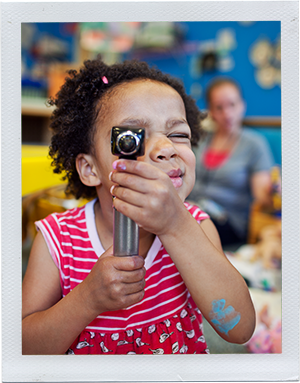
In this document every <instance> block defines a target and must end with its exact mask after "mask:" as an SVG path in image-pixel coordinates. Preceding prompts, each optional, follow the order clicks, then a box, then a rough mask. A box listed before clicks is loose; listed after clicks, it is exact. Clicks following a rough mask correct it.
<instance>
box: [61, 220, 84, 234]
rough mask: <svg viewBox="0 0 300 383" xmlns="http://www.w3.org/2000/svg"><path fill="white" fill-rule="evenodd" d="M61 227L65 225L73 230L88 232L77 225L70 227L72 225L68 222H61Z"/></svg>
mask: <svg viewBox="0 0 300 383" xmlns="http://www.w3.org/2000/svg"><path fill="white" fill-rule="evenodd" d="M61 225H65V226H67V227H69V228H71V229H77V230H80V231H84V232H87V231H88V230H87V229H82V228H81V227H78V226H76V225H70V224H68V223H66V222H61Z"/></svg>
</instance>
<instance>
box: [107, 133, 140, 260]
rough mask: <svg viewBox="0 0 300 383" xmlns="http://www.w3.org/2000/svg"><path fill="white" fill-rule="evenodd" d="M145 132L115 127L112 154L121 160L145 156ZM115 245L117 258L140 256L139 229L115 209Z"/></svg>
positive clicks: (114, 251)
mask: <svg viewBox="0 0 300 383" xmlns="http://www.w3.org/2000/svg"><path fill="white" fill-rule="evenodd" d="M144 138H145V130H144V129H143V128H131V127H129V126H127V127H119V126H114V127H113V128H112V130H111V152H112V154H114V155H116V156H118V157H119V158H126V159H129V160H136V159H137V157H140V156H143V155H144V151H145V147H144ZM113 235H114V245H113V253H114V255H115V256H117V257H125V256H128V255H138V254H139V227H138V225H137V224H136V223H135V222H134V221H133V220H132V219H130V218H129V217H127V216H126V215H124V214H122V213H120V212H118V211H117V210H116V209H115V208H114V229H113Z"/></svg>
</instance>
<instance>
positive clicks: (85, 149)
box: [48, 56, 205, 199]
mask: <svg viewBox="0 0 300 383" xmlns="http://www.w3.org/2000/svg"><path fill="white" fill-rule="evenodd" d="M67 73H68V75H69V76H68V77H66V79H65V83H64V85H63V86H62V87H61V88H60V91H59V92H58V93H57V94H56V96H55V98H50V99H49V100H48V105H51V106H55V109H54V111H53V113H52V115H51V119H50V121H51V123H50V128H51V129H52V131H53V136H52V139H51V144H50V149H49V155H50V156H51V157H52V158H53V161H52V166H54V170H53V171H54V173H58V174H61V173H65V175H64V176H63V179H64V180H66V179H67V180H68V185H67V188H66V194H67V195H69V194H72V195H74V196H75V198H77V199H78V198H81V197H83V198H87V199H90V198H94V197H96V189H95V187H89V186H86V185H84V184H83V183H82V182H81V180H80V178H79V175H78V173H77V170H76V165H75V163H76V157H77V155H78V154H80V153H85V154H91V153H92V152H93V137H94V133H95V129H96V123H95V122H96V119H97V116H98V115H99V113H100V114H101V102H100V100H101V99H103V98H104V96H105V95H108V94H111V93H112V92H113V91H114V89H115V88H116V87H117V86H118V85H120V84H124V83H128V82H130V81H134V80H138V79H150V80H154V81H159V82H162V83H165V84H167V85H169V86H171V87H172V88H174V89H175V90H176V91H177V92H178V93H179V95H180V96H181V98H182V100H183V102H184V106H185V110H186V116H187V122H188V124H189V126H190V128H191V132H192V138H191V143H192V145H193V146H195V145H197V143H198V141H199V138H200V135H201V120H202V119H203V118H204V117H205V115H204V114H202V113H201V112H200V110H199V109H198V107H197V106H196V103H195V101H194V100H193V99H192V98H191V97H190V96H188V95H187V94H186V92H185V90H184V87H183V85H182V84H181V82H180V81H178V80H177V79H174V78H172V77H171V76H169V75H167V74H163V73H162V72H161V71H160V70H158V69H157V68H154V67H153V68H150V67H149V65H148V64H147V63H145V62H141V61H137V60H130V61H129V60H127V61H124V62H123V63H117V64H114V65H106V64H105V63H104V62H103V61H102V59H101V56H97V58H96V59H94V60H87V61H85V62H84V65H83V67H82V68H81V69H80V70H79V71H78V72H77V71H76V70H69V71H68V72H67ZM106 79H107V81H106ZM103 80H104V81H103Z"/></svg>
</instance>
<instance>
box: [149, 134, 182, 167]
mask: <svg viewBox="0 0 300 383" xmlns="http://www.w3.org/2000/svg"><path fill="white" fill-rule="evenodd" d="M148 144H149V146H150V148H149V156H150V158H151V160H152V161H155V162H160V161H166V160H167V161H168V160H170V159H171V158H173V157H176V156H177V151H176V148H175V147H174V145H173V143H172V141H170V140H169V139H168V138H167V137H159V138H153V139H151V141H150V142H149V143H148Z"/></svg>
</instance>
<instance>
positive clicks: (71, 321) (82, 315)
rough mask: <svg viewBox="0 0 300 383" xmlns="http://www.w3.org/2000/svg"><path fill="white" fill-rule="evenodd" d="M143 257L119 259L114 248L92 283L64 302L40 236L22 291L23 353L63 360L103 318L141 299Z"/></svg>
mask: <svg viewBox="0 0 300 383" xmlns="http://www.w3.org/2000/svg"><path fill="white" fill-rule="evenodd" d="M143 264H144V260H143V258H142V257H124V258H117V257H113V256H112V247H110V248H109V249H108V250H107V251H106V252H105V253H104V254H102V256H101V257H100V258H99V260H98V261H97V263H96V264H95V266H94V267H93V269H92V271H91V272H90V274H89V275H88V277H87V278H86V279H85V280H84V281H83V282H82V283H80V284H79V285H78V286H76V287H75V288H74V289H73V290H72V291H71V292H70V293H69V294H67V295H66V296H65V297H64V298H61V286H60V279H59V271H58V269H57V267H56V265H55V264H54V262H53V260H52V258H51V255H50V254H49V251H48V248H47V245H46V243H45V241H44V238H43V237H42V235H41V233H38V234H37V236H36V239H35V241H34V244H33V247H32V251H31V254H30V258H29V262H28V267H27V271H26V274H25V277H24V281H23V287H22V347H23V350H22V353H23V354H34V355H37V354H43V355H45V354H64V353H65V352H66V351H67V350H68V348H69V347H70V345H71V344H72V343H73V341H74V340H75V339H76V338H77V336H78V335H79V334H80V333H81V331H83V330H84V328H85V327H86V326H87V325H88V324H89V323H90V322H91V321H92V320H93V319H95V318H96V317H97V315H99V314H100V313H101V312H104V311H108V310H116V309H119V308H124V307H127V306H129V305H131V304H134V303H136V302H138V301H139V300H141V299H142V297H143V294H144V292H143V288H144V279H143V278H144V275H145V270H144V268H143Z"/></svg>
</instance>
